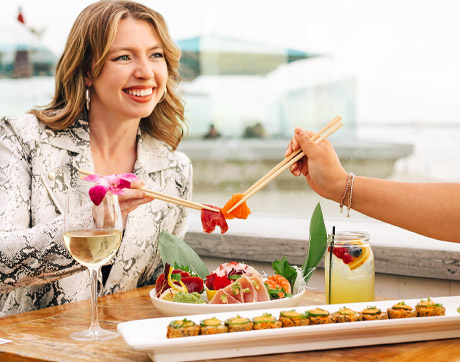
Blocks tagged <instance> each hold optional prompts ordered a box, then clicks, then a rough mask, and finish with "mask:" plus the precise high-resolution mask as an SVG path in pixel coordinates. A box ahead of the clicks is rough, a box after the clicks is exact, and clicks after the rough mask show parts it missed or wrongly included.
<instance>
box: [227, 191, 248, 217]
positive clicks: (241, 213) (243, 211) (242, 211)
mask: <svg viewBox="0 0 460 362" xmlns="http://www.w3.org/2000/svg"><path fill="white" fill-rule="evenodd" d="M243 197H244V195H243V194H234V195H233V196H232V198H231V199H230V200H228V201H227V203H226V204H225V206H224V207H223V208H222V213H223V214H224V217H225V218H226V219H234V218H237V219H247V218H248V216H249V214H250V213H251V210H249V207H248V205H247V204H246V202H243V203H242V204H241V205H240V206H238V207H237V208H236V209H235V210H233V211H232V212H231V213H230V214H228V213H227V211H228V210H230V209H231V208H232V207H233V205H235V204H236V203H237V202H239V201H240V200H241V199H242V198H243Z"/></svg>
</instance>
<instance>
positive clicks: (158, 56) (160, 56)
mask: <svg viewBox="0 0 460 362" xmlns="http://www.w3.org/2000/svg"><path fill="white" fill-rule="evenodd" d="M151 57H152V58H163V53H153V54H152V55H151Z"/></svg>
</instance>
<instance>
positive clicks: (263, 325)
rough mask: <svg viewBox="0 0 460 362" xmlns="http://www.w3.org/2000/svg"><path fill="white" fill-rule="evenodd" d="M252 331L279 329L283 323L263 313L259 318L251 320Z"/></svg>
mask: <svg viewBox="0 0 460 362" xmlns="http://www.w3.org/2000/svg"><path fill="white" fill-rule="evenodd" d="M252 322H253V323H254V329H272V328H281V327H282V325H283V323H282V322H281V321H279V320H277V319H276V318H275V317H274V316H272V315H271V314H270V313H264V314H263V315H261V316H258V317H254V318H252Z"/></svg>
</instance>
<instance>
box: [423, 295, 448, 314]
mask: <svg viewBox="0 0 460 362" xmlns="http://www.w3.org/2000/svg"><path fill="white" fill-rule="evenodd" d="M415 310H416V311H417V317H435V316H440V315H446V308H444V307H443V305H442V304H438V303H436V302H433V301H432V300H431V298H428V299H427V300H423V299H422V300H420V302H419V303H418V304H417V305H416V306H415Z"/></svg>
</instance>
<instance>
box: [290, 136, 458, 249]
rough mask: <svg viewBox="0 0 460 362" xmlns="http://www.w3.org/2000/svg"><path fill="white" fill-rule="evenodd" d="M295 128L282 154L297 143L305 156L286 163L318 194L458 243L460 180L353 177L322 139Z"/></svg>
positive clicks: (413, 229) (387, 220) (414, 230)
mask: <svg viewBox="0 0 460 362" xmlns="http://www.w3.org/2000/svg"><path fill="white" fill-rule="evenodd" d="M312 135H313V133H312V132H308V131H303V130H302V129H300V128H298V129H296V130H295V135H294V137H292V139H291V142H290V143H289V145H288V147H287V150H286V157H287V156H289V155H290V154H291V153H292V152H293V151H295V150H297V149H298V148H299V147H300V148H302V151H303V152H304V153H305V155H306V156H305V157H303V158H302V159H300V160H299V161H298V162H297V163H296V164H294V165H292V166H291V173H292V174H294V175H295V176H300V175H303V176H305V178H306V180H307V182H308V184H309V185H310V187H311V188H312V189H313V190H314V191H315V192H316V193H318V194H319V195H320V196H322V197H325V198H327V199H330V200H333V201H336V202H338V203H340V205H341V206H342V205H343V206H345V207H347V208H348V207H349V208H352V209H354V210H356V211H359V212H361V213H363V214H365V215H368V216H370V217H373V218H375V219H379V220H381V221H384V222H387V223H389V224H392V225H396V226H399V227H401V228H404V229H407V230H410V231H413V232H416V233H419V234H422V235H425V236H428V237H431V238H435V239H439V240H444V241H451V242H457V243H458V242H460V236H459V235H460V223H459V222H458V217H459V215H460V184H458V183H407V182H395V181H390V180H382V179H376V178H370V177H363V176H355V175H354V174H353V173H348V174H347V172H346V171H345V170H344V169H343V167H342V165H341V164H340V161H339V158H338V157H337V154H336V153H335V151H334V148H333V147H332V145H331V144H330V143H329V142H328V141H323V142H321V143H319V144H318V145H317V144H316V143H315V142H313V141H312V140H311V139H310V137H311V136H312Z"/></svg>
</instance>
